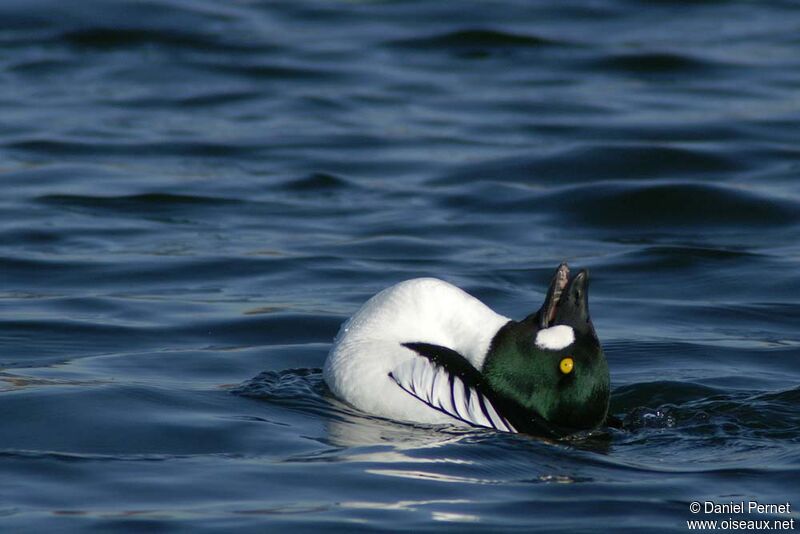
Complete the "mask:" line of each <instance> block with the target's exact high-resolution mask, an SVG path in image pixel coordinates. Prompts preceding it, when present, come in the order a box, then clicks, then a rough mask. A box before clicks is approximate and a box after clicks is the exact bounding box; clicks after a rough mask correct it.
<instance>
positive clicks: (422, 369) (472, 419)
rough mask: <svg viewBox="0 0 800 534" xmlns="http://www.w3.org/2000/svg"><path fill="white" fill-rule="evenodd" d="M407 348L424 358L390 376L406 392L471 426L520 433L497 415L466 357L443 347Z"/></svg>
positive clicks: (414, 360)
mask: <svg viewBox="0 0 800 534" xmlns="http://www.w3.org/2000/svg"><path fill="white" fill-rule="evenodd" d="M404 346H406V347H408V348H410V349H412V350H414V351H415V352H417V353H418V354H419V355H420V356H421V357H420V358H414V359H411V360H409V361H407V362H405V363H403V364H401V365H399V366H398V367H396V368H395V369H393V370H392V372H391V373H389V376H390V377H392V379H393V380H394V381H395V382H396V383H397V385H398V386H400V387H401V388H402V389H403V390H405V391H406V392H407V393H409V394H410V395H413V396H414V397H416V398H417V399H419V400H420V401H422V402H424V403H425V404H427V405H428V406H430V407H431V408H434V409H436V410H439V411H440V412H443V413H446V414H447V415H449V416H451V417H454V418H456V419H458V420H460V421H463V422H465V423H467V424H469V425H472V426H477V427H485V428H494V429H496V430H501V431H503V432H517V430H516V428H514V426H513V425H512V424H511V423H510V422H509V421H508V420H507V419H506V418H505V417H503V416H502V415H500V414H499V413H498V411H497V409H496V408H495V406H494V404H493V403H492V400H491V398H490V397H491V394H490V393H489V392H488V391H486V389H485V386H484V385H483V379H482V377H481V375H480V373H479V372H478V371H477V370H476V369H475V368H474V367H472V365H471V364H470V363H469V362H468V361H467V360H466V359H465V358H464V357H463V356H461V355H460V354H458V353H457V352H455V351H454V350H452V349H448V348H447V347H442V346H440V345H432V344H428V343H405V344H404Z"/></svg>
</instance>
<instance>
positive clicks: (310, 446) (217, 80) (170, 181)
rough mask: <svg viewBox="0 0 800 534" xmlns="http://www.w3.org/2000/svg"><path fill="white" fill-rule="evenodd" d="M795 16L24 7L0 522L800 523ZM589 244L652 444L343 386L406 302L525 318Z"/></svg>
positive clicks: (3, 23) (602, 317)
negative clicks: (745, 503) (392, 288)
mask: <svg viewBox="0 0 800 534" xmlns="http://www.w3.org/2000/svg"><path fill="white" fill-rule="evenodd" d="M799 35H800V11H799V10H798V7H797V4H796V3H794V2H788V1H785V2H783V1H769V2H752V3H751V2H735V1H715V2H703V3H690V2H683V1H677V0H676V1H659V2H656V3H652V2H646V3H645V2H635V1H622V0H620V1H613V2H612V1H604V0H601V1H590V0H583V1H578V0H575V1H565V2H557V3H551V2H534V3H531V2H521V1H520V2H515V1H503V2H499V1H497V2H461V3H458V4H452V5H450V4H438V3H432V2H413V1H408V2H363V3H362V2H336V1H319V2H290V3H289V2H287V3H272V2H262V1H238V2H211V1H204V0H150V1H146V2H130V3H125V2H105V1H93V0H92V1H85V2H80V3H75V2H57V1H55V0H35V1H33V2H31V1H24V2H23V1H20V0H16V1H7V2H3V3H2V5H0V80H2V83H0V180H2V181H1V182H0V183H1V184H2V189H1V190H2V195H0V281H1V283H0V416H2V427H1V429H0V470H1V471H2V475H3V476H2V482H0V527H2V530H4V531H6V530H7V531H37V532H43V531H67V530H69V531H81V530H85V531H109V530H131V531H142V530H144V529H150V528H153V529H160V530H168V531H203V530H207V531H221V530H228V529H245V530H250V531H264V530H275V531H278V530H284V529H288V528H292V529H299V530H301V531H313V532H319V531H322V530H347V531H350V530H359V529H364V530H411V529H413V530H415V531H426V532H435V531H440V530H455V529H458V530H463V531H467V530H482V531H486V530H492V531H498V530H518V531H542V532H556V531H559V532H570V533H572V532H581V531H592V530H595V529H598V528H602V529H605V530H608V529H612V530H614V531H628V532H644V531H674V532H685V531H686V520H687V519H695V518H698V517H699V516H693V515H692V514H690V513H689V511H688V504H689V502H691V501H695V500H699V501H702V500H715V501H718V502H729V501H739V500H749V499H757V500H759V501H761V502H764V503H780V502H785V501H787V500H788V501H792V500H793V499H794V501H795V502H794V504H795V505H796V506H800V493H798V483H797V479H798V475H800V447H798V445H799V444H800V413H799V412H798V409H797V407H798V404H799V403H800V386H799V385H798V384H800V358H799V357H800V336H798V332H800V301H799V299H798V296H800V269H798V267H799V266H800V245H799V244H798V242H799V240H798V237H799V236H798V229H799V228H800V186H798V181H797V175H798V171H799V170H800V149H798V146H800V145H798V141H800V135H799V134H798V132H800V98H798V95H800V54H798V49H800V38H798V36H799ZM562 260H568V261H569V262H570V264H571V265H573V266H576V267H587V268H589V269H590V270H591V272H592V302H591V309H592V314H593V319H594V322H595V325H596V327H597V330H598V333H599V336H600V339H601V340H602V342H603V344H604V347H605V349H606V354H607V356H608V359H609V364H610V368H611V376H612V385H613V388H614V392H613V398H612V411H613V413H614V414H616V415H617V416H619V417H620V418H623V419H624V421H625V429H623V430H610V431H608V432H606V433H603V434H601V435H599V436H596V437H594V438H592V439H588V440H583V441H579V442H568V443H558V444H553V443H546V442H542V441H540V440H536V439H532V438H530V437H526V436H515V435H507V434H497V433H493V432H489V431H482V430H472V431H464V430H458V429H455V428H440V427H433V428H431V427H423V426H413V425H405V424H399V423H395V422H391V421H385V420H380V419H377V418H374V417H370V416H367V415H364V414H360V413H358V412H355V411H354V410H352V409H350V408H348V407H347V406H344V405H342V404H341V403H338V402H337V401H335V400H334V399H331V398H330V396H329V394H328V393H327V392H326V390H325V388H324V385H323V383H322V381H321V376H320V371H319V369H320V367H321V366H322V364H323V362H324V359H325V356H326V354H327V351H328V349H329V348H330V343H331V340H332V338H333V336H334V335H335V333H336V331H337V329H338V327H339V325H340V323H341V322H342V321H343V320H345V319H346V318H347V317H348V316H349V315H350V314H352V313H353V312H354V311H355V310H356V309H357V308H358V306H359V305H360V304H361V303H363V302H364V301H365V300H366V299H367V298H369V297H370V296H371V295H373V294H374V293H375V292H377V291H379V290H380V289H382V288H384V287H386V286H388V285H391V284H393V283H396V282H399V281H401V280H404V279H407V278H411V277H415V276H436V277H440V278H443V279H445V280H448V281H450V282H452V283H454V284H457V285H459V286H460V287H463V288H464V289H466V290H467V291H469V292H471V293H472V294H474V295H476V296H477V297H479V298H481V299H482V300H484V301H485V302H486V303H487V304H489V305H490V306H492V307H493V308H495V309H496V310H497V311H499V312H500V313H503V314H506V315H509V316H512V317H516V318H520V317H523V316H525V315H527V314H528V313H530V312H531V311H533V310H535V309H537V308H538V307H539V305H540V304H541V302H542V300H543V297H544V291H545V290H546V286H547V283H548V282H549V277H550V275H551V273H552V271H553V269H554V268H555V266H556V265H557V264H558V263H559V262H560V261H562ZM701 516H702V514H701ZM794 517H797V516H794ZM700 518H702V517H700ZM739 518H740V519H741V518H742V517H739ZM745 518H746V517H745ZM759 518H760V519H766V518H770V519H772V518H781V517H778V516H760V517H759ZM798 519H800V518H798Z"/></svg>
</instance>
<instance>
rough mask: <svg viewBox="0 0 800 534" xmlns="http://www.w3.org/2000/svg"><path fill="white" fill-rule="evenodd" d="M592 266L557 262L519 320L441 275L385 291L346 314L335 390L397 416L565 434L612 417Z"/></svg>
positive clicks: (329, 368) (331, 379) (331, 376)
mask: <svg viewBox="0 0 800 534" xmlns="http://www.w3.org/2000/svg"><path fill="white" fill-rule="evenodd" d="M588 288H589V273H588V272H587V271H585V270H582V271H580V272H579V273H578V274H577V275H575V276H574V277H572V278H571V279H570V271H569V267H568V266H567V264H566V263H562V264H561V265H560V266H559V267H558V269H557V270H556V273H555V276H554V277H553V280H552V282H551V284H550V287H549V289H548V292H547V296H546V298H545V301H544V304H543V305H542V307H541V308H540V309H539V310H538V311H536V312H535V313H533V314H531V315H529V316H527V317H526V318H524V319H523V320H521V321H513V320H511V319H509V318H508V317H504V316H502V315H500V314H497V313H495V312H494V311H492V310H491V309H490V308H489V307H487V306H486V305H485V304H483V303H482V302H481V301H479V300H478V299H477V298H475V297H473V296H471V295H469V294H468V293H466V292H464V291H462V290H461V289H459V288H457V287H455V286H453V285H451V284H449V283H447V282H444V281H442V280H438V279H435V278H417V279H413V280H408V281H405V282H401V283H399V284H397V285H394V286H392V287H390V288H388V289H385V290H383V291H381V292H380V293H378V294H377V295H375V296H374V297H372V298H371V299H369V300H368V301H367V302H366V303H365V304H364V305H363V306H362V307H361V309H360V310H358V311H357V312H356V314H355V315H353V316H352V317H351V318H350V319H349V320H348V321H347V322H345V323H344V324H343V325H342V327H341V329H340V331H339V334H338V335H337V336H336V339H335V340H334V344H333V347H332V349H331V351H330V354H329V355H328V358H327V360H326V361H325V367H324V370H323V376H324V379H325V382H326V383H327V385H328V387H329V388H330V389H331V391H332V392H333V393H334V394H335V395H336V396H337V397H339V398H340V399H342V400H344V401H346V402H348V403H349V404H351V405H353V406H354V407H356V408H358V409H359V410H361V411H364V412H367V413H370V414H373V415H377V416H381V417H386V418H390V419H395V420H400V421H409V422H417V423H430V424H456V425H462V426H463V425H467V426H473V427H486V428H494V429H497V430H500V431H505V432H523V433H527V434H535V435H540V436H547V437H552V438H560V437H563V436H566V435H569V434H573V433H575V432H578V431H582V430H590V429H593V428H595V427H597V426H599V425H601V424H603V423H604V421H605V420H606V417H607V414H608V403H609V373H608V364H607V362H606V359H605V356H604V355H603V350H602V348H601V347H600V342H599V340H598V339H597V335H596V333H595V330H594V326H593V325H592V321H591V319H590V318H589V309H588Z"/></svg>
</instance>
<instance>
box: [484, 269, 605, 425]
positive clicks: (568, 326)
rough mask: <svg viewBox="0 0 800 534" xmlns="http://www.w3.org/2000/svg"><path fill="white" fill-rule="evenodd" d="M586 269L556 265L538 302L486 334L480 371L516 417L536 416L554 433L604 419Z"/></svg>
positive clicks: (600, 360)
mask: <svg viewBox="0 0 800 534" xmlns="http://www.w3.org/2000/svg"><path fill="white" fill-rule="evenodd" d="M588 289H589V273H588V271H585V270H582V271H580V272H579V273H578V274H577V275H576V276H575V277H573V278H572V279H570V278H569V268H568V267H567V265H566V263H564V264H562V265H561V266H559V268H558V270H557V271H556V274H555V276H554V277H553V282H552V283H551V284H550V289H549V291H548V293H547V298H546V299H545V302H544V304H543V305H542V307H541V308H540V309H539V310H538V311H537V312H536V313H533V314H531V315H529V316H528V317H526V318H525V319H523V320H522V321H519V322H517V321H511V322H509V323H508V324H506V325H505V326H504V327H503V328H501V329H500V331H499V332H498V333H497V335H496V336H495V337H494V339H493V340H492V344H491V347H490V348H489V353H488V355H487V357H486V360H485V362H484V366H483V369H482V371H483V375H484V376H485V377H486V380H487V382H488V384H489V386H490V387H491V389H492V390H493V391H494V392H495V394H496V395H497V396H499V397H500V398H501V399H503V400H504V401H505V402H506V403H507V406H510V407H511V409H512V410H513V411H515V412H516V414H515V419H517V420H518V421H523V424H524V421H526V420H531V421H533V420H537V421H541V420H542V419H543V420H544V421H545V422H546V425H547V426H549V427H551V428H553V429H554V431H555V432H556V433H558V434H561V435H563V434H570V433H573V432H577V431H581V430H589V429H593V428H595V427H597V426H599V425H601V424H603V422H604V421H605V420H606V416H607V414H608V402H609V374H608V363H607V362H606V358H605V356H604V354H603V349H602V348H601V347H600V341H599V340H598V339H597V334H596V333H595V330H594V326H593V325H592V321H591V319H590V317H589V301H588Z"/></svg>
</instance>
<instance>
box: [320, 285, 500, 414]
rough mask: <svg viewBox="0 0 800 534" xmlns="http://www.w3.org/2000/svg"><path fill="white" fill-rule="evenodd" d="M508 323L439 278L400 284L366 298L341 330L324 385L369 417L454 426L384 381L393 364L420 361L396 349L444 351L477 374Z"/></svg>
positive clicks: (410, 352) (400, 389)
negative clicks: (461, 359)
mask: <svg viewBox="0 0 800 534" xmlns="http://www.w3.org/2000/svg"><path fill="white" fill-rule="evenodd" d="M508 321H509V319H508V318H507V317H503V316H502V315H499V314H497V313H495V312H494V311H492V310H491V309H490V308H489V307H487V306H486V305H485V304H483V303H482V302H481V301H479V300H478V299H476V298H475V297H473V296H471V295H469V294H467V293H466V292H464V291H462V290H461V289H459V288H457V287H455V286H453V285H451V284H449V283H447V282H444V281H442V280H437V279H435V278H417V279H414V280H408V281H406V282H401V283H399V284H397V285H395V286H392V287H390V288H388V289H385V290H383V291H381V292H380V293H378V294H377V295H375V296H374V297H372V298H371V299H370V300H368V301H367V302H366V303H365V304H364V305H363V306H362V307H361V309H360V310H359V311H358V312H356V314H355V315H353V317H351V318H350V319H349V320H348V321H347V322H346V323H345V324H344V325H343V326H342V328H341V330H340V331H339V334H338V335H337V336H336V340H335V341H334V345H333V348H332V349H331V352H330V354H329V355H328V359H327V360H326V361H325V369H324V377H325V382H326V383H327V384H328V387H330V389H331V390H332V391H333V393H334V394H335V395H336V396H337V397H339V398H341V399H343V400H345V401H347V402H348V403H350V404H352V405H353V406H355V407H356V408H358V409H360V410H363V411H365V412H368V413H371V414H374V415H379V416H383V417H389V418H392V419H401V420H406V421H415V422H420V423H455V422H456V421H455V420H454V419H453V418H452V417H450V416H448V415H446V414H444V413H442V412H440V411H437V410H434V409H432V408H431V407H429V406H427V405H425V404H424V403H422V402H420V401H419V399H416V398H414V397H413V396H411V395H409V394H408V393H407V392H406V391H404V390H403V389H402V388H401V387H399V386H398V384H397V383H396V382H395V381H394V380H393V379H392V378H391V377H390V376H389V374H390V373H391V372H392V371H393V370H394V369H397V368H398V367H399V366H401V365H403V364H407V363H408V362H409V361H410V360H414V359H415V358H421V356H419V355H418V354H417V353H416V352H414V351H413V350H411V349H409V348H406V347H404V346H403V344H404V343H429V344H433V345H441V346H443V347H447V348H450V349H452V350H454V351H456V352H458V353H459V354H461V355H463V356H464V357H465V358H466V359H467V360H469V362H470V363H471V364H472V365H473V366H474V367H475V368H476V369H478V370H480V368H481V366H482V365H483V359H484V358H485V356H486V353H487V351H488V349H489V345H490V343H491V340H492V338H493V336H494V335H495V334H496V333H497V331H498V330H499V329H500V328H501V327H502V326H503V325H504V324H505V323H507V322H508Z"/></svg>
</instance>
